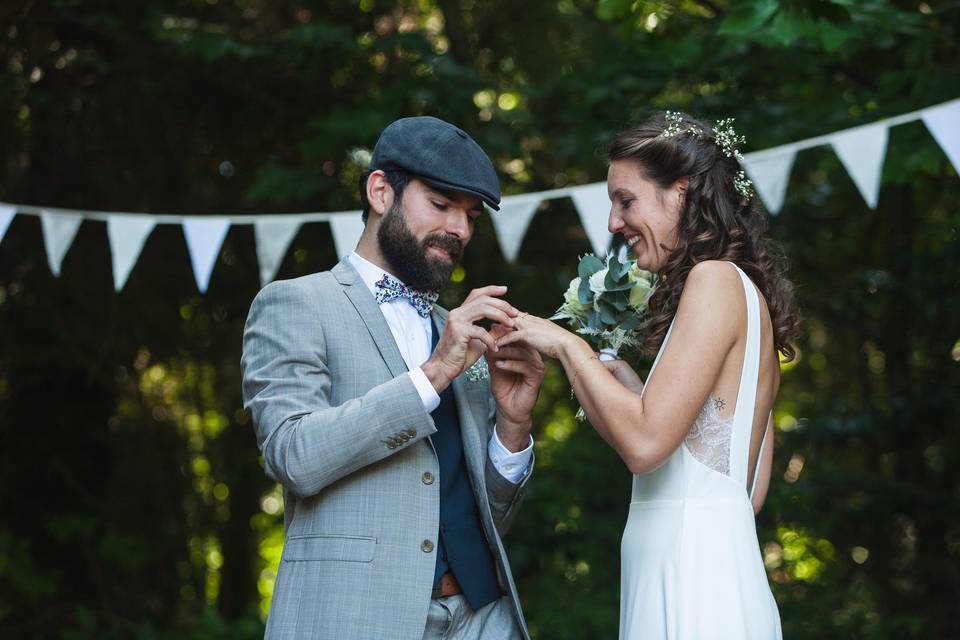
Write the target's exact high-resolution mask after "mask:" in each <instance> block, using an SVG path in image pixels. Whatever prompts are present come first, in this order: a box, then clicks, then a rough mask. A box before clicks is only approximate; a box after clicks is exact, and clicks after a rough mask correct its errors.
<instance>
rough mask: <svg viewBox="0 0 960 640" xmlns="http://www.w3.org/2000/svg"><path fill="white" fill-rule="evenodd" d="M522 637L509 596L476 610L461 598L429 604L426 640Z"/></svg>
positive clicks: (511, 639) (486, 639)
mask: <svg viewBox="0 0 960 640" xmlns="http://www.w3.org/2000/svg"><path fill="white" fill-rule="evenodd" d="M521 638H523V636H522V635H521V633H520V629H519V628H518V627H517V621H516V619H515V618H514V617H513V607H512V606H511V605H510V600H509V598H507V597H503V598H500V599H499V600H494V601H493V602H491V603H490V604H488V605H487V606H485V607H484V608H482V609H480V610H479V611H474V610H473V609H471V608H470V605H468V604H467V599H466V598H464V597H463V596H462V595H457V596H448V597H446V598H434V599H433V600H431V601H430V611H429V613H428V614H427V627H426V629H424V631H423V640H520V639H521Z"/></svg>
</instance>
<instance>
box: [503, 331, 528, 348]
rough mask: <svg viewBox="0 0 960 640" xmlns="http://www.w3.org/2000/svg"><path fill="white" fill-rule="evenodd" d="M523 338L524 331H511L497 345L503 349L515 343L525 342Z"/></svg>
mask: <svg viewBox="0 0 960 640" xmlns="http://www.w3.org/2000/svg"><path fill="white" fill-rule="evenodd" d="M523 338H524V333H523V331H511V332H510V333H508V334H507V335H505V336H503V337H502V338H500V339H499V340H497V344H498V345H500V348H501V349H502V348H503V347H505V346H507V345H510V344H513V343H515V342H521V341H523Z"/></svg>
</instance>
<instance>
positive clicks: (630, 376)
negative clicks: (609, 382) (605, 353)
mask: <svg viewBox="0 0 960 640" xmlns="http://www.w3.org/2000/svg"><path fill="white" fill-rule="evenodd" d="M600 362H602V363H603V366H605V367H606V368H607V371H609V372H610V373H612V374H613V377H614V378H616V379H617V380H619V381H620V384H622V385H623V386H625V387H626V388H627V389H630V391H633V392H634V393H635V394H637V395H640V392H641V391H643V380H641V379H640V376H638V375H637V372H636V371H634V370H633V368H632V367H631V366H630V365H629V364H627V362H626V361H625V360H601V361H600Z"/></svg>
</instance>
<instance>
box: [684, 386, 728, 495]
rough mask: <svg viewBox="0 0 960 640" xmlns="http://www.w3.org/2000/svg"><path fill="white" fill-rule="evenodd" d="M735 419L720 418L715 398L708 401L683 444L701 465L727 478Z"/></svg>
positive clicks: (709, 398) (709, 397) (711, 397)
mask: <svg viewBox="0 0 960 640" xmlns="http://www.w3.org/2000/svg"><path fill="white" fill-rule="evenodd" d="M733 418H734V416H730V417H729V418H727V419H723V418H721V417H720V412H719V411H717V408H716V406H715V405H714V397H713V396H708V397H707V401H706V402H705V403H704V404H703V408H702V409H700V413H699V414H697V418H696V420H694V421H693V426H692V427H690V431H688V432H687V437H686V438H684V440H683V442H684V444H686V446H687V449H688V450H689V451H690V454H691V455H692V456H693V457H694V458H696V459H697V460H698V461H699V462H700V463H701V464H704V465H706V466H707V467H710V468H711V469H713V470H714V471H717V472H719V473H722V474H723V475H725V476H729V475H730V437H731V435H732V433H733Z"/></svg>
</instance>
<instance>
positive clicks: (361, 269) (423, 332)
mask: <svg viewBox="0 0 960 640" xmlns="http://www.w3.org/2000/svg"><path fill="white" fill-rule="evenodd" d="M350 264H351V265H353V268H354V269H356V270H357V273H359V274H360V278H361V279H362V280H363V282H364V284H366V285H367V288H368V289H369V290H370V293H371V294H373V295H374V297H376V293H375V287H376V284H377V282H378V281H379V280H380V279H381V278H383V274H385V273H387V272H386V271H384V270H383V269H381V268H380V267H378V266H377V265H375V264H373V263H372V262H370V261H369V260H366V259H364V258H362V257H361V256H360V255H359V254H357V253H356V252H353V253H351V254H350ZM390 275H391V276H393V274H390ZM393 277H396V276H393ZM380 311H381V312H382V313H383V317H384V318H385V319H386V321H387V326H389V327H390V333H392V334H393V338H394V340H395V341H396V343H397V347H398V348H399V349H400V355H401V356H403V361H404V362H405V363H406V364H407V369H409V370H410V372H409V373H408V374H407V375H409V376H410V380H411V381H412V382H413V386H414V387H416V388H417V392H418V393H419V394H420V400H421V401H422V402H423V408H424V409H426V411H427V413H431V412H432V411H433V410H434V409H436V408H437V407H438V406H440V396H439V395H438V394H437V390H436V389H434V388H433V385H432V384H431V383H430V380H429V379H428V378H427V374H425V373H424V372H423V369H422V368H421V366H422V365H423V363H424V362H426V361H427V360H428V359H429V358H430V354H431V352H432V349H431V344H430V343H431V340H430V338H431V336H432V334H433V327H432V325H431V320H430V318H429V317H427V318H424V317H423V316H421V315H420V314H419V313H417V310H416V309H414V308H413V305H411V304H410V303H409V302H408V301H407V300H406V299H405V298H398V299H396V300H391V301H390V302H385V303H383V304H381V305H380ZM487 454H488V455H489V456H490V461H491V462H493V466H494V467H495V468H496V469H497V471H499V472H500V475H502V476H503V477H504V478H506V479H507V480H509V481H510V482H512V483H514V484H517V483H519V482H520V481H521V480H523V478H524V477H525V476H526V475H527V473H528V472H529V471H530V458H531V456H532V455H533V438H530V443H529V444H528V445H527V448H526V449H524V450H523V451H518V452H516V453H513V452H512V451H510V450H509V449H507V448H506V447H505V446H503V443H502V442H500V438H499V437H497V430H496V429H494V430H493V437H491V438H490V442H489V443H488V445H487Z"/></svg>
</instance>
